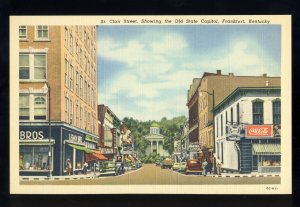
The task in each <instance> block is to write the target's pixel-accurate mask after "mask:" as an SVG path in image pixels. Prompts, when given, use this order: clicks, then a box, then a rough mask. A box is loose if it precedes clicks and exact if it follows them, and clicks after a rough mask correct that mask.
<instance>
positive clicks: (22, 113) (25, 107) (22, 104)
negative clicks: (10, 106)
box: [19, 95, 30, 120]
mask: <svg viewBox="0 0 300 207" xmlns="http://www.w3.org/2000/svg"><path fill="white" fill-rule="evenodd" d="M29 116H30V113H29V95H20V96H19V119H20V120H29Z"/></svg>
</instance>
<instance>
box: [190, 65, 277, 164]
mask: <svg viewBox="0 0 300 207" xmlns="http://www.w3.org/2000/svg"><path fill="white" fill-rule="evenodd" d="M280 80H281V79H280V77H268V76H267V74H263V75H261V76H235V75H234V74H233V73H229V74H226V75H225V74H222V73H221V70H217V73H208V72H205V73H204V74H203V76H202V78H195V79H194V80H193V83H192V84H191V86H190V89H189V90H188V93H187V106H188V108H189V127H190V130H189V141H190V143H193V142H199V145H200V148H201V153H199V154H198V157H203V158H208V157H210V158H212V157H213V153H214V130H213V129H214V128H213V123H214V122H213V105H214V106H217V105H218V104H219V103H220V102H221V101H222V100H223V99H224V98H225V97H227V96H228V95H229V94H230V93H231V92H233V91H234V90H235V89H236V88H238V87H263V86H270V87H271V86H277V87H280V85H281V84H280ZM213 102H214V103H213Z"/></svg>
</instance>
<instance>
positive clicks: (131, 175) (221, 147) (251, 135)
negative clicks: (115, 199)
mask: <svg viewBox="0 0 300 207" xmlns="http://www.w3.org/2000/svg"><path fill="white" fill-rule="evenodd" d="M10 84H11V85H10V193H11V194H291V186H292V180H291V173H292V170H291V158H292V157H291V113H292V112H291V16H289V15H277V16H276V15H273V16H266V15H265V16H264V15H259V16H222V15H219V16H200V15H199V16H197V15H195V16H11V17H10Z"/></svg>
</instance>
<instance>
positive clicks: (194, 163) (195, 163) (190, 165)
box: [185, 159, 203, 175]
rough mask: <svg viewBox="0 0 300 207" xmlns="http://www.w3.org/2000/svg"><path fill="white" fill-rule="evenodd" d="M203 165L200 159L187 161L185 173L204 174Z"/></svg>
mask: <svg viewBox="0 0 300 207" xmlns="http://www.w3.org/2000/svg"><path fill="white" fill-rule="evenodd" d="M202 171H203V170H202V167H201V163H200V160H198V159H191V160H188V161H187V162H186V169H185V174H186V175H187V174H189V173H197V174H202Z"/></svg>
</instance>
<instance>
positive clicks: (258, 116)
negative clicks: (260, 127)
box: [252, 99, 264, 124]
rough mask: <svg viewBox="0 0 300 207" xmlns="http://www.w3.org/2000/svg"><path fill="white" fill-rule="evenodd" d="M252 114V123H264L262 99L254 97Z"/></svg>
mask: <svg viewBox="0 0 300 207" xmlns="http://www.w3.org/2000/svg"><path fill="white" fill-rule="evenodd" d="M252 114H253V124H263V123H264V116H263V114H264V110H263V101H262V100H260V99H256V100H254V101H253V102H252Z"/></svg>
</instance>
